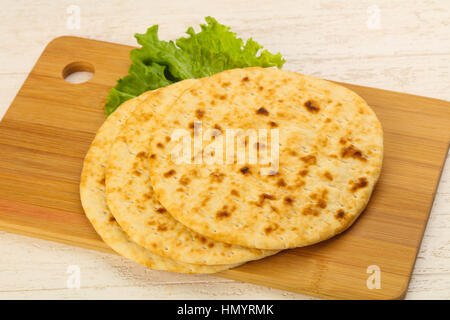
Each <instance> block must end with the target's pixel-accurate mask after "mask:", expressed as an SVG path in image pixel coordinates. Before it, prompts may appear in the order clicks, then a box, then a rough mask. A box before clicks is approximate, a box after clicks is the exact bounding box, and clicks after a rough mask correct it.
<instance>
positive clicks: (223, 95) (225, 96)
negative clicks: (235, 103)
mask: <svg viewBox="0 0 450 320" xmlns="http://www.w3.org/2000/svg"><path fill="white" fill-rule="evenodd" d="M226 98H227V95H226V94H222V95H219V99H220V100H225V99H226Z"/></svg>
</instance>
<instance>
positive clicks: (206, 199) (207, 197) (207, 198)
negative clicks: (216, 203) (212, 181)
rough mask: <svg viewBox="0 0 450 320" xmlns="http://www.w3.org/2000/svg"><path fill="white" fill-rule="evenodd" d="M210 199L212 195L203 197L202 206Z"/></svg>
mask: <svg viewBox="0 0 450 320" xmlns="http://www.w3.org/2000/svg"><path fill="white" fill-rule="evenodd" d="M210 199H211V197H209V196H206V197H205V198H204V199H203V201H202V203H201V204H200V206H202V207H204V206H206V204H207V203H208V201H209V200H210Z"/></svg>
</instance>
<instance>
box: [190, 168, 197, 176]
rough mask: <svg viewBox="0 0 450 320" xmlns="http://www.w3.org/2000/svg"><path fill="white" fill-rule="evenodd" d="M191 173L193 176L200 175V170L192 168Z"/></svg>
mask: <svg viewBox="0 0 450 320" xmlns="http://www.w3.org/2000/svg"><path fill="white" fill-rule="evenodd" d="M189 173H190V174H191V176H193V177H198V171H197V170H195V169H193V170H191V171H190V172H189Z"/></svg>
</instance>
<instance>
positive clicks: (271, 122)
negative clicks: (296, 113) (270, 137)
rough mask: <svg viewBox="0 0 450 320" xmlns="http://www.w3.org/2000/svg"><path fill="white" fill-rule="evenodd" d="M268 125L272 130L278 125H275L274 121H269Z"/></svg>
mask: <svg viewBox="0 0 450 320" xmlns="http://www.w3.org/2000/svg"><path fill="white" fill-rule="evenodd" d="M269 125H270V126H271V127H272V128H276V127H278V123H276V122H275V121H270V122H269Z"/></svg>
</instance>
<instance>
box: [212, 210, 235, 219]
mask: <svg viewBox="0 0 450 320" xmlns="http://www.w3.org/2000/svg"><path fill="white" fill-rule="evenodd" d="M230 216H231V213H229V212H228V211H226V210H219V211H217V213H216V219H223V218H228V217H230Z"/></svg>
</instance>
